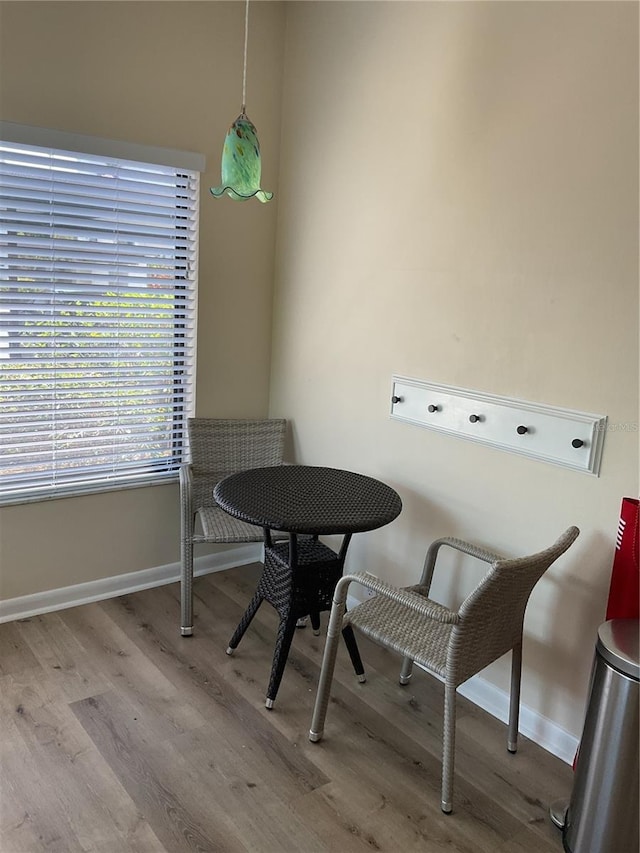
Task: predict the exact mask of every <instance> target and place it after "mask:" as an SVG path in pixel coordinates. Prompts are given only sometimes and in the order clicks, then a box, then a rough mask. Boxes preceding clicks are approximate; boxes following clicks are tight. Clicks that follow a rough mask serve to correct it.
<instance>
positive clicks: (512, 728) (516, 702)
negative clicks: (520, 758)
mask: <svg viewBox="0 0 640 853" xmlns="http://www.w3.org/2000/svg"><path fill="white" fill-rule="evenodd" d="M521 676H522V643H518V645H517V646H514V647H513V649H512V650H511V696H510V698H509V734H508V736H507V749H508V750H509V752H516V750H517V749H518V721H519V717H520V681H521Z"/></svg>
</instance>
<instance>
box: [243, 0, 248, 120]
mask: <svg viewBox="0 0 640 853" xmlns="http://www.w3.org/2000/svg"><path fill="white" fill-rule="evenodd" d="M248 43H249V0H247V2H246V6H245V10H244V63H243V66H242V115H245V111H246V107H247V45H248Z"/></svg>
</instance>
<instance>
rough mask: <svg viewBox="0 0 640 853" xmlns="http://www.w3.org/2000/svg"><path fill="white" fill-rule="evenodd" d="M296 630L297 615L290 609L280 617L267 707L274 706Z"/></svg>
mask: <svg viewBox="0 0 640 853" xmlns="http://www.w3.org/2000/svg"><path fill="white" fill-rule="evenodd" d="M295 630H296V616H295V614H294V613H293V611H289V612H288V613H286V614H283V615H282V616H281V617H280V624H279V626H278V636H277V638H276V648H275V651H274V653H273V664H272V665H271V678H270V679H269V687H268V688H267V700H266V702H265V705H266V707H267V708H269V709H271V708H273V703H274V702H275V700H276V696H277V695H278V688H279V687H280V682H281V681H282V675H283V673H284V667H285V664H286V663H287V658H288V657H289V649H290V648H291V642H292V640H293V635H294V633H295Z"/></svg>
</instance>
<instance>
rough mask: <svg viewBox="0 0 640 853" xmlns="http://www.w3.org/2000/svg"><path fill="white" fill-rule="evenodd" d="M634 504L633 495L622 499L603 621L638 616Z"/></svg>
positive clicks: (639, 510)
mask: <svg viewBox="0 0 640 853" xmlns="http://www.w3.org/2000/svg"><path fill="white" fill-rule="evenodd" d="M638 504H639V502H638V501H637V500H636V499H635V498H623V499H622V506H621V507H620V520H619V522H618V535H617V537H616V551H615V554H614V557H613V569H612V571H611V585H610V587H609V600H608V602H607V615H606V621H607V622H608V621H609V619H638V617H640V564H639V562H638V551H639V547H638V519H639V518H640V507H639V506H638Z"/></svg>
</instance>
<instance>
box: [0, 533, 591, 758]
mask: <svg viewBox="0 0 640 853" xmlns="http://www.w3.org/2000/svg"><path fill="white" fill-rule="evenodd" d="M261 559H262V545H260V544H258V543H256V544H250V545H238V546H237V547H233V548H229V549H228V550H226V551H222V552H219V553H216V554H208V555H207V556H204V557H196V559H195V560H194V572H193V573H194V575H195V576H196V577H198V576H200V575H207V574H210V573H211V572H219V571H223V570H224V569H230V568H232V567H233V566H243V565H246V564H248V563H255V562H257V561H259V560H261ZM178 580H180V564H179V563H169V564H168V565H166V566H157V567H156V568H153V569H144V570H143V571H140V572H130V573H128V574H123V575H114V576H113V577H109V578H101V579H100V580H96V581H89V582H88V583H80V584H76V585H74V586H65V587H61V588H60V589H51V590H46V591H45V592H37V593H34V594H33V595H23V596H19V597H17V598H10V599H8V600H7V601H0V623H2V622H11V621H14V620H16V619H26V618H28V617H29V616H37V615H39V614H41V613H51V612H52V611H54V610H64V609H66V608H67V607H78V606H79V605H81V604H89V603H90V602H92V601H102V600H103V599H105V598H115V597H116V596H118V595H126V594H130V593H133V592H139V591H140V590H143V589H150V588H151V587H155V586H162V585H163V584H168V583H175V582H176V581H178ZM358 603H359V601H358V600H357V599H356V598H354V597H353V596H349V597H348V599H347V605H348V606H349V607H354V606H355V605H356V604H358ZM459 693H460V694H461V695H462V696H465V697H466V698H467V699H469V700H470V701H471V702H473V703H474V704H475V705H478V706H479V707H480V708H482V709H483V710H484V711H487V713H489V714H491V715H492V716H494V717H496V718H497V719H499V720H502V721H503V722H505V723H506V721H507V719H508V714H509V694H508V693H505V692H504V691H503V690H501V689H500V688H499V687H496V686H495V684H492V683H491V682H490V681H487V680H486V679H485V678H482V676H480V675H476V676H474V677H473V678H470V679H469V681H467V682H466V683H465V684H463V685H462V686H461V687H460V688H459ZM520 732H521V734H523V735H524V736H525V737H527V738H529V740H532V741H533V742H534V743H537V744H538V745H539V746H541V747H543V749H546V750H547V751H548V752H550V753H552V754H553V755H555V756H557V757H558V758H560V759H561V760H562V761H565V762H566V763H567V764H571V763H572V762H573V759H574V756H575V753H576V749H577V748H578V743H579V739H578V738H576V737H575V736H574V735H572V734H570V733H569V732H567V731H566V730H565V729H563V728H562V727H561V726H559V725H558V724H557V723H554V722H553V720H549V719H547V718H546V717H544V716H542V715H541V714H539V713H538V712H537V711H534V710H533V709H531V708H528V707H527V706H526V705H523V704H521V705H520Z"/></svg>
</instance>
